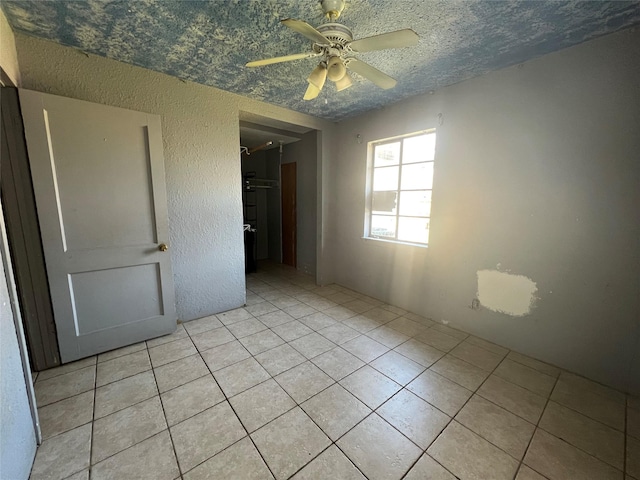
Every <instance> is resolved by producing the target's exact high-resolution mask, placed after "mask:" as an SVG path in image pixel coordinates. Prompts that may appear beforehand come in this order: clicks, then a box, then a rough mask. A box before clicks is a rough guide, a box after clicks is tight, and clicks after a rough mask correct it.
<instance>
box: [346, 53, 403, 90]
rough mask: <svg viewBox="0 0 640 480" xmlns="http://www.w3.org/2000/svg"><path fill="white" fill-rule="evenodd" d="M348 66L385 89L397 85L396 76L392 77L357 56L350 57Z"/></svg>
mask: <svg viewBox="0 0 640 480" xmlns="http://www.w3.org/2000/svg"><path fill="white" fill-rule="evenodd" d="M347 68H349V69H351V70H353V71H354V72H356V73H357V74H359V75H362V76H363V77H364V78H366V79H367V80H370V81H372V82H373V83H375V84H376V85H378V86H379V87H380V88H384V89H385V90H387V89H389V88H393V87H395V86H396V83H398V82H397V81H396V80H395V79H394V78H391V77H390V76H389V75H387V74H386V73H383V72H381V71H380V70H378V69H377V68H374V67H372V66H371V65H369V64H368V63H364V62H361V61H360V60H358V59H357V58H350V59H349V63H347Z"/></svg>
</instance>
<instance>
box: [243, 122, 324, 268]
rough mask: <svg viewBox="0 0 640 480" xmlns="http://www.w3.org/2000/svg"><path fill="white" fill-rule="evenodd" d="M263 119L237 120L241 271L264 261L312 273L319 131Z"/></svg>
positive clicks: (314, 251)
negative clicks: (258, 120)
mask: <svg viewBox="0 0 640 480" xmlns="http://www.w3.org/2000/svg"><path fill="white" fill-rule="evenodd" d="M265 120H267V122H265V124H262V123H260V124H258V123H251V122H246V121H241V122H240V144H241V150H242V153H241V169H242V203H243V205H242V207H243V209H242V211H243V224H244V229H245V233H244V238H245V265H246V269H245V270H246V273H251V272H255V271H256V270H258V269H259V264H260V262H263V263H264V262H267V261H268V262H270V263H271V264H273V263H277V264H284V265H289V266H292V267H295V268H297V269H298V270H301V271H302V272H304V273H308V274H311V275H315V273H316V231H317V227H316V222H317V212H316V210H317V208H316V207H317V201H316V193H317V165H318V158H317V156H318V153H317V152H318V143H317V142H318V132H317V131H316V130H310V129H308V128H304V127H300V126H296V125H291V124H283V123H282V122H277V123H278V125H277V126H273V125H271V123H273V122H268V119H265ZM267 123H269V124H267Z"/></svg>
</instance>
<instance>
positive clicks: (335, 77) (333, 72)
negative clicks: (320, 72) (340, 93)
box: [327, 56, 347, 82]
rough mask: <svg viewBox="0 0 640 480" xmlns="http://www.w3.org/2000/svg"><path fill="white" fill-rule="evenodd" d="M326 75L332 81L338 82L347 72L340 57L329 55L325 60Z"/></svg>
mask: <svg viewBox="0 0 640 480" xmlns="http://www.w3.org/2000/svg"><path fill="white" fill-rule="evenodd" d="M327 71H328V73H327V76H328V77H329V80H331V81H332V82H339V81H340V80H342V79H343V78H344V77H345V75H346V74H347V67H346V66H345V65H344V62H343V61H342V59H341V58H340V57H337V56H335V57H331V58H329V61H328V62H327Z"/></svg>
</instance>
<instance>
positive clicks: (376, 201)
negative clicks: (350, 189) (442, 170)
mask: <svg viewBox="0 0 640 480" xmlns="http://www.w3.org/2000/svg"><path fill="white" fill-rule="evenodd" d="M372 146H373V149H372V159H371V167H372V168H371V178H370V180H369V186H370V187H369V190H368V191H369V193H370V196H369V212H368V215H369V218H368V219H367V220H368V222H366V224H367V229H368V234H367V236H368V237H370V238H379V239H383V240H393V241H397V242H406V243H413V244H418V245H427V244H428V243H429V219H430V217H431V189H432V187H433V164H434V158H435V149H436V133H435V132H434V131H430V132H420V133H417V134H412V135H407V136H404V137H400V138H394V139H391V140H383V141H379V142H374V143H372Z"/></svg>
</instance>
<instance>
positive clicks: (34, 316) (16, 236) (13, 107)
mask: <svg viewBox="0 0 640 480" xmlns="http://www.w3.org/2000/svg"><path fill="white" fill-rule="evenodd" d="M1 101H2V130H3V131H2V135H3V136H5V135H6V137H5V138H6V145H3V146H4V147H5V148H6V150H5V151H4V152H3V158H2V169H3V172H2V182H0V183H1V187H0V189H1V190H2V198H3V199H4V215H5V217H4V218H5V224H6V229H7V238H8V242H9V249H10V251H11V255H12V261H13V272H14V275H15V281H16V287H17V294H18V299H19V301H20V307H21V312H22V321H23V327H24V330H25V334H26V337H27V345H28V351H29V353H30V357H29V358H30V360H31V363H32V366H33V368H34V370H36V371H41V370H46V369H47V368H52V367H56V366H58V365H60V351H59V349H58V338H57V336H56V326H55V322H54V319H53V307H52V305H51V296H50V292H49V283H48V281H47V270H46V267H45V263H44V256H43V252H42V238H41V235H40V226H39V224H38V213H37V210H36V205H35V197H34V193H33V183H32V181H31V171H30V168H29V158H28V156H27V147H26V144H25V138H24V127H23V124H22V113H21V112H20V100H19V98H18V90H17V89H16V88H9V87H2V98H1Z"/></svg>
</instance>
